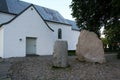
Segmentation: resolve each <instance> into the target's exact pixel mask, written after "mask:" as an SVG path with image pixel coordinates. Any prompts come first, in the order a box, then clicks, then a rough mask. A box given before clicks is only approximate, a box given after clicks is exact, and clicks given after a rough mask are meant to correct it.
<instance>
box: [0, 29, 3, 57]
mask: <svg viewBox="0 0 120 80" xmlns="http://www.w3.org/2000/svg"><path fill="white" fill-rule="evenodd" d="M0 57H3V28H0Z"/></svg>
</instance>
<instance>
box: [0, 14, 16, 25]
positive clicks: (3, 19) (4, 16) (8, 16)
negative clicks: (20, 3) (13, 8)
mask: <svg viewBox="0 0 120 80" xmlns="http://www.w3.org/2000/svg"><path fill="white" fill-rule="evenodd" d="M14 17H15V15H11V14H6V13H2V12H0V24H2V23H5V22H8V21H10V20H11V19H12V18H14Z"/></svg>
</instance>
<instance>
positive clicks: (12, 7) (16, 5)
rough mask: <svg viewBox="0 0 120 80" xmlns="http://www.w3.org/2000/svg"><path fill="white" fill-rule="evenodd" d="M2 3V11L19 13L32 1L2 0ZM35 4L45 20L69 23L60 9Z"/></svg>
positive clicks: (0, 0)
mask: <svg viewBox="0 0 120 80" xmlns="http://www.w3.org/2000/svg"><path fill="white" fill-rule="evenodd" d="M0 3H1V4H0V6H1V8H0V11H3V12H8V13H12V14H19V13H21V12H22V11H23V10H24V9H26V8H27V7H28V6H29V5H31V4H30V3H27V2H23V1H19V0H0ZM34 6H35V8H36V9H37V11H38V12H39V13H40V14H41V16H42V17H43V18H44V20H47V21H52V22H58V23H63V24H69V23H68V22H67V21H66V20H65V19H64V18H63V16H62V15H61V14H60V13H59V12H58V11H55V10H52V9H48V8H45V7H41V6H38V5H34Z"/></svg>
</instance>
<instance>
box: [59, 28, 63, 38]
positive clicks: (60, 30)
mask: <svg viewBox="0 0 120 80" xmlns="http://www.w3.org/2000/svg"><path fill="white" fill-rule="evenodd" d="M58 39H62V29H58Z"/></svg>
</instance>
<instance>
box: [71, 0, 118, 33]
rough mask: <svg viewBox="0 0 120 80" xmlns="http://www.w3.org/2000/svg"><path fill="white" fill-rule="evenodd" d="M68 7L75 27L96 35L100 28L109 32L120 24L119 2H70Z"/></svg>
mask: <svg viewBox="0 0 120 80" xmlns="http://www.w3.org/2000/svg"><path fill="white" fill-rule="evenodd" d="M70 7H71V8H72V16H73V17H74V18H75V20H76V22H77V25H78V26H80V27H81V28H82V29H87V30H90V31H93V32H95V33H97V34H98V35H100V28H101V27H102V26H104V27H105V29H106V30H109V29H110V28H112V27H114V25H116V23H120V0H72V3H71V5H70ZM117 28H120V27H117ZM115 32H116V31H115ZM114 34H115V33H114Z"/></svg>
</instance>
